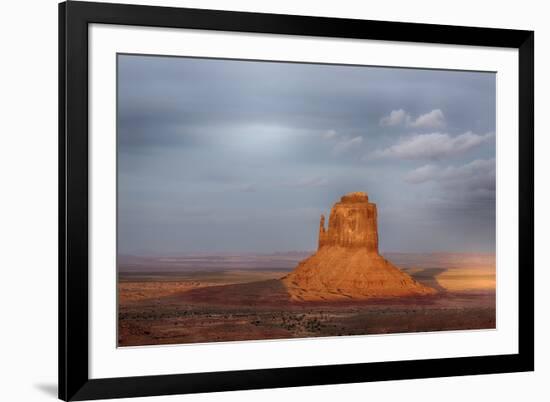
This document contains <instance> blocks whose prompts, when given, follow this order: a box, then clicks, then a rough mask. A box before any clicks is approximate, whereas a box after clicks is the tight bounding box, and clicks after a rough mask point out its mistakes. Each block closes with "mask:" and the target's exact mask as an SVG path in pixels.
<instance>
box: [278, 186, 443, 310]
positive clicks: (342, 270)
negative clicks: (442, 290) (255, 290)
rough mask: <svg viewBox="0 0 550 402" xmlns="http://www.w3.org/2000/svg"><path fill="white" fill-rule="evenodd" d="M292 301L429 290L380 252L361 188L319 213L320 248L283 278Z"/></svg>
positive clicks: (373, 212) (371, 206) (370, 207)
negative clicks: (325, 215) (324, 212)
mask: <svg viewBox="0 0 550 402" xmlns="http://www.w3.org/2000/svg"><path fill="white" fill-rule="evenodd" d="M283 283H284V284H285V285H286V287H287V289H288V291H289V293H290V294H291V297H292V298H293V299H294V300H334V299H355V298H359V299H365V298H378V297H397V296H414V295H428V294H433V293H435V292H436V291H435V290H434V289H432V288H429V287H427V286H424V285H422V284H420V283H418V282H416V281H415V280H414V279H413V278H411V277H410V276H409V275H407V274H406V273H405V272H403V271H401V270H400V269H399V268H397V267H395V266H394V265H393V264H392V263H390V262H389V261H387V260H385V259H384V258H383V257H382V256H381V255H380V254H378V227H377V212H376V205H375V204H373V203H370V202H369V198H368V196H367V194H365V193H362V192H356V193H349V194H346V195H344V196H343V197H342V198H341V199H340V202H337V203H336V204H334V206H333V207H332V209H331V211H330V218H329V224H328V229H326V230H325V217H324V216H323V215H321V222H320V227H319V248H318V250H317V252H316V253H315V254H313V255H312V256H311V257H309V258H307V259H305V260H303V261H302V262H300V263H299V264H298V266H297V267H296V269H295V270H294V271H293V272H292V273H290V274H289V275H287V276H286V277H284V278H283Z"/></svg>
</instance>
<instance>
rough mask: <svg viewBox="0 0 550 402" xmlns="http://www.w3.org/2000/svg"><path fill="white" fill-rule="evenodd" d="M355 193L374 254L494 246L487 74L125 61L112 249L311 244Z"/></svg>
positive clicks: (178, 250) (491, 82) (491, 85)
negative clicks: (325, 217) (366, 210)
mask: <svg viewBox="0 0 550 402" xmlns="http://www.w3.org/2000/svg"><path fill="white" fill-rule="evenodd" d="M350 191H366V192H367V193H368V194H369V197H370V199H371V201H372V202H375V203H376V204H377V205H378V216H379V218H378V226H379V236H380V248H381V250H382V251H419V252H425V251H482V252H490V251H494V244H495V74H493V73H479V72H455V71H434V70H416V69H398V68H380V67H355V66H333V65H315V64H295V63H273V62H251V61H233V60H214V59H211V60H209V59H192V58H175V57H157V56H154V57H148V56H131V55H120V56H119V58H118V220H119V224H118V230H119V253H122V254H155V255H163V254H165V255H175V254H183V253H189V252H227V251H230V252H273V251H289V250H312V249H315V248H316V244H317V231H318V225H319V216H320V214H321V213H325V214H328V212H329V210H330V207H331V206H332V205H333V204H334V203H335V202H336V201H337V200H339V198H340V196H342V195H343V194H345V193H347V192H350Z"/></svg>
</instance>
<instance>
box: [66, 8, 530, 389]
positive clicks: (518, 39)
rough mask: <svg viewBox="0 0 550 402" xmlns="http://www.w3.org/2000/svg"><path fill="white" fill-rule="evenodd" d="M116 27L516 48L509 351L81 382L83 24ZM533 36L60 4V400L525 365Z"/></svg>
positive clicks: (84, 350) (84, 333) (84, 332)
mask: <svg viewBox="0 0 550 402" xmlns="http://www.w3.org/2000/svg"><path fill="white" fill-rule="evenodd" d="M91 23H99V24H118V25H134V26H150V27H171V28H193V29H202V30H217V31H233V32H234V31H239V32H256V33H271V34H286V35H306V36H321V37H332V38H355V39H376V40H386V41H402V42H424V43H439V44H453V45H471V46H489V47H508V48H515V49H517V50H518V51H519V98H518V102H519V103H518V104H519V127H518V135H519V149H518V152H519V183H518V186H519V233H518V239H519V261H518V267H519V266H521V269H520V270H519V272H518V275H519V334H518V336H519V338H518V339H519V345H518V353H517V354H508V355H498V356H472V357H460V358H442V359H426V360H412V361H397V362H377V363H360V364H341V365H326V366H315V367H296V368H277V369H261V370H243V371H225V372H211V373H191V374H173V375H158V376H142V377H124V378H104V379H90V378H89V375H88V367H89V364H88V363H89V354H88V353H89V350H88V336H89V335H88V329H89V328H88V326H89V325H88V286H89V282H88V269H89V268H88V261H89V249H88V247H89V246H88V188H89V187H88V185H89V183H88V173H89V172H88V25H89V24H91ZM533 196H534V32H532V31H520V30H510V29H493V28H474V27H462V26H447V25H431V24H415V23H401V22H383V21H365V20H353V19H339V18H322V17H307V16H294V15H275V14H257V13H245V12H230V11H212V10H202V9H184V8H169V7H156V6H142V5H121V4H105V3H89V2H78V1H70V2H66V3H61V4H60V5H59V398H60V399H63V400H89V399H103V398H120V397H137V396H152V395H169V394H183V393H198V392H213V391H226V390H244V389H254V388H274V387H294V386H306V385H320V384H336V383H352V382H365V381H383V380H398V379H412V378H426V377H445V376H461V375H473V374H489V373H505V372H520V371H532V370H534V198H533Z"/></svg>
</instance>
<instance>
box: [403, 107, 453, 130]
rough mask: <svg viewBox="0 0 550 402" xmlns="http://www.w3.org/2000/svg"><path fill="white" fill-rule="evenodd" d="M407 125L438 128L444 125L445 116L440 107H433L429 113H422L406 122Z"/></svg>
mask: <svg viewBox="0 0 550 402" xmlns="http://www.w3.org/2000/svg"><path fill="white" fill-rule="evenodd" d="M408 125H409V126H410V127H413V128H429V129H438V128H444V127H445V125H446V122H445V116H444V115H443V112H442V111H441V110H440V109H434V110H432V111H431V112H429V113H426V114H422V115H420V116H418V117H417V118H416V120H412V121H410V122H408Z"/></svg>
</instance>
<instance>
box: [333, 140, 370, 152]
mask: <svg viewBox="0 0 550 402" xmlns="http://www.w3.org/2000/svg"><path fill="white" fill-rule="evenodd" d="M362 143H363V137H360V136H357V137H353V138H341V139H339V140H338V142H337V143H336V144H335V145H334V147H333V149H332V151H333V153H334V154H336V155H340V154H343V153H346V152H348V151H350V150H352V149H357V147H359V146H360V145H361V144H362Z"/></svg>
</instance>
